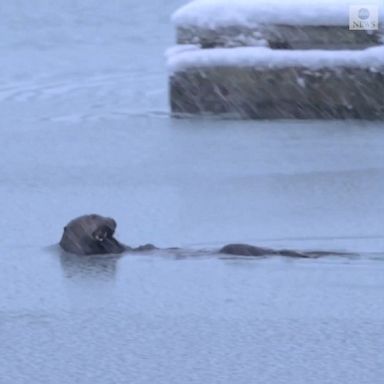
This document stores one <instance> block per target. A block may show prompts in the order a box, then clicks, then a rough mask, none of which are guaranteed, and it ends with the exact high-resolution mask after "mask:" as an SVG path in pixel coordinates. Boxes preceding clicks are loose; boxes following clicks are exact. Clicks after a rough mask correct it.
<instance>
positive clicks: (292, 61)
mask: <svg viewBox="0 0 384 384" xmlns="http://www.w3.org/2000/svg"><path fill="white" fill-rule="evenodd" d="M179 47H180V49H179V48H178V47H174V48H172V49H170V50H168V52H167V59H168V69H169V71H170V72H171V73H175V72H180V71H185V70H188V69H189V68H195V69H196V68H206V67H253V66H254V67H257V68H267V69H268V68H284V67H298V68H303V67H305V68H310V69H319V68H327V67H332V68H333V67H347V68H348V67H350V68H366V69H372V70H376V69H383V68H384V46H378V47H373V48H367V49H365V50H361V51H360V50H359V51H356V50H350V51H347V50H344V51H343V50H341V51H330V50H301V51H299V50H274V49H270V48H265V47H241V48H215V49H196V46H193V45H191V46H179Z"/></svg>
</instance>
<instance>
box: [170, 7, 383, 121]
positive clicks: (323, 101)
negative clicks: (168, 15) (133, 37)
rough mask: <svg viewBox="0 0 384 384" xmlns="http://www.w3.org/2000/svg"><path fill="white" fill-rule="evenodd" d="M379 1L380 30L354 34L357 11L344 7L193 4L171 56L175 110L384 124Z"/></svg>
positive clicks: (180, 14) (178, 18)
mask: <svg viewBox="0 0 384 384" xmlns="http://www.w3.org/2000/svg"><path fill="white" fill-rule="evenodd" d="M371 3H372V4H371V5H370V6H368V11H370V12H371V13H370V14H369V15H370V16H372V17H373V19H372V23H373V24H372V25H371V27H372V28H373V29H366V30H350V29H349V23H350V22H351V20H353V13H352V14H350V5H351V1H345V0H338V1H332V2H331V1H330V0H321V1H319V2H316V4H306V3H305V2H303V1H302V0H295V1H294V2H289V3H283V2H281V1H276V0H272V1H265V0H240V1H236V2H229V1H226V0H210V1H207V0H195V1H193V2H191V3H189V4H187V5H186V6H184V7H182V8H181V9H179V10H178V11H176V12H175V13H174V15H173V17H172V20H173V23H174V25H175V26H176V31H177V44H178V45H177V46H176V47H175V48H172V49H170V50H169V51H168V53H167V56H168V67H169V70H170V99H171V109H172V112H173V113H174V114H175V115H183V114H196V115H210V114H213V115H229V116H231V117H239V118H254V119H257V118H261V119H264V118H268V119H269V118H303V119H305V118H308V119H312V118H332V119H345V118H363V119H382V118H384V102H383V100H384V45H383V43H384V39H383V35H384V34H383V29H380V28H376V29H375V26H380V21H382V20H383V10H382V9H380V8H379V7H376V6H375V3H374V2H371ZM376 10H377V15H375V12H374V11H376ZM365 11H366V9H365ZM357 15H359V13H357ZM365 16H366V15H365ZM376 16H377V17H376ZM375 17H376V18H375ZM376 19H377V20H378V21H375V20H376ZM375 23H376V24H375Z"/></svg>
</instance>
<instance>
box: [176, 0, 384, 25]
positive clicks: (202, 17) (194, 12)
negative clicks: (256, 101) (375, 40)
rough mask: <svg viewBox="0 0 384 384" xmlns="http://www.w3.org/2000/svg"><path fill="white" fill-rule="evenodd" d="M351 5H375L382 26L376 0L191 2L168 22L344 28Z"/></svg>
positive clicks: (382, 8) (383, 15) (383, 16)
mask: <svg viewBox="0 0 384 384" xmlns="http://www.w3.org/2000/svg"><path fill="white" fill-rule="evenodd" d="M354 4H355V5H378V6H379V12H380V21H381V22H384V5H383V4H382V2H381V1H379V0H312V1H308V0H195V1H192V2H190V3H188V4H187V5H185V6H184V7H182V8H180V9H179V10H177V11H176V12H175V13H174V14H173V16H172V21H173V23H174V24H175V25H176V26H177V27H182V26H184V27H186V26H196V27H202V28H216V27H219V26H228V25H244V26H250V25H255V24H260V23H264V24H267V23H272V24H280V25H319V26H320V25H324V26H331V25H345V26H348V24H349V6H350V5H354Z"/></svg>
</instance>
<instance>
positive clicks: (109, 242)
mask: <svg viewBox="0 0 384 384" xmlns="http://www.w3.org/2000/svg"><path fill="white" fill-rule="evenodd" d="M116 226H117V224H116V221H115V220H113V219H111V218H109V217H103V216H100V215H96V214H92V215H84V216H80V217H78V218H76V219H73V220H72V221H70V222H69V223H68V224H67V225H66V226H65V227H64V233H63V236H62V238H61V240H60V243H59V244H60V246H61V248H63V249H64V251H66V252H69V253H74V254H76V255H104V254H120V253H123V252H125V251H127V252H129V251H132V252H146V251H152V250H156V249H158V248H156V247H155V246H154V245H152V244H146V245H141V246H140V247H137V248H132V247H129V246H127V245H124V244H122V243H120V242H119V241H118V240H116V239H115V238H114V236H113V235H114V233H115V230H116ZM169 250H178V248H169ZM191 252H192V253H193V251H191ZM198 253H199V254H201V252H200V251H199V252H198ZM211 253H221V254H226V255H237V256H254V257H257V256H271V255H277V256H288V257H306V258H316V257H320V256H329V255H348V254H347V253H337V252H324V251H322V252H299V251H294V250H289V249H283V250H275V249H271V248H263V247H256V246H254V245H249V244H228V245H225V246H224V247H222V248H221V249H219V250H218V251H211Z"/></svg>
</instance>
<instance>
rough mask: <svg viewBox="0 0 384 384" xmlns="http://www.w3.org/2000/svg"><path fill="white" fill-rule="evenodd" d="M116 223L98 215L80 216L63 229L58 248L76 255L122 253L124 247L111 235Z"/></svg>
mask: <svg viewBox="0 0 384 384" xmlns="http://www.w3.org/2000/svg"><path fill="white" fill-rule="evenodd" d="M116 226H117V225H116V221H115V220H113V219H111V218H108V217H103V216H100V215H95V214H92V215H84V216H80V217H78V218H76V219H74V220H72V221H70V222H69V223H68V225H67V226H66V227H65V228H64V233H63V237H62V239H61V241H60V246H61V247H62V248H63V249H64V250H65V251H67V252H71V253H75V254H78V255H90V254H99V255H100V254H107V253H122V252H123V251H124V250H125V246H124V245H122V244H120V243H119V242H118V241H117V240H116V239H115V238H114V237H113V234H114V232H115V229H116Z"/></svg>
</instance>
